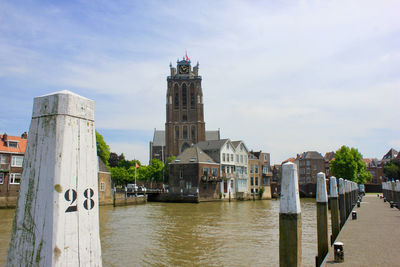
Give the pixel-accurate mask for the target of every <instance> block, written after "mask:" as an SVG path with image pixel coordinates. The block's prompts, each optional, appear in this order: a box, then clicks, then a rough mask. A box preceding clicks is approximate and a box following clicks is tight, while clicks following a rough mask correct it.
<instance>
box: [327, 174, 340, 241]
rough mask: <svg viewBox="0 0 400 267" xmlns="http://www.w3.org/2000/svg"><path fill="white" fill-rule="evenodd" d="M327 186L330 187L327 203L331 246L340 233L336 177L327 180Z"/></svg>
mask: <svg viewBox="0 0 400 267" xmlns="http://www.w3.org/2000/svg"><path fill="white" fill-rule="evenodd" d="M329 185H330V199H329V201H330V203H331V228H332V236H331V245H332V244H333V242H334V241H335V239H336V237H337V236H338V234H339V231H340V225H339V202H338V190H337V183H336V177H334V176H332V177H330V178H329Z"/></svg>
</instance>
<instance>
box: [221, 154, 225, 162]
mask: <svg viewBox="0 0 400 267" xmlns="http://www.w3.org/2000/svg"><path fill="white" fill-rule="evenodd" d="M222 161H225V153H222Z"/></svg>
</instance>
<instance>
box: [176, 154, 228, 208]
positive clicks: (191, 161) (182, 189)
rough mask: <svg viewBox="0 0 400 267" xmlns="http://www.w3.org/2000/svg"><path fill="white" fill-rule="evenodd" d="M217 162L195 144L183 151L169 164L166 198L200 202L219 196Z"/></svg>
mask: <svg viewBox="0 0 400 267" xmlns="http://www.w3.org/2000/svg"><path fill="white" fill-rule="evenodd" d="M219 173H220V170H219V164H218V163H215V162H214V160H213V159H212V158H211V157H210V156H208V155H207V154H206V153H205V152H204V151H202V150H201V149H200V148H199V147H197V146H191V147H189V148H187V149H185V151H183V152H182V153H181V154H180V155H179V156H178V157H176V159H175V160H174V161H172V162H171V163H170V166H169V191H168V200H169V201H177V202H200V201H210V200H215V199H219V198H220V191H219V188H220V181H221V178H220V176H219Z"/></svg>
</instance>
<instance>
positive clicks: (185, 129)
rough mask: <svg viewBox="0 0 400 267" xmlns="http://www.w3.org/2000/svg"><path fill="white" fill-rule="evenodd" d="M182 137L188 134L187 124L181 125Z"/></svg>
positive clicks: (185, 137) (184, 137)
mask: <svg viewBox="0 0 400 267" xmlns="http://www.w3.org/2000/svg"><path fill="white" fill-rule="evenodd" d="M182 135H183V139H187V137H188V136H187V135H188V130H187V126H183V134H182Z"/></svg>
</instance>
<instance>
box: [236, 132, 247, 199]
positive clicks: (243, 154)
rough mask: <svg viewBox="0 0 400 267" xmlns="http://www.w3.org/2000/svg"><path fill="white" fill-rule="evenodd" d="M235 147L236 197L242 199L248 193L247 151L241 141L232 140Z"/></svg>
mask: <svg viewBox="0 0 400 267" xmlns="http://www.w3.org/2000/svg"><path fill="white" fill-rule="evenodd" d="M232 145H233V147H234V148H235V176H236V177H235V187H236V188H235V191H236V198H237V199H244V198H246V197H248V195H249V192H250V191H249V172H248V167H249V165H248V153H249V150H248V149H247V147H246V145H245V143H244V142H243V141H241V140H240V141H232Z"/></svg>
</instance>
